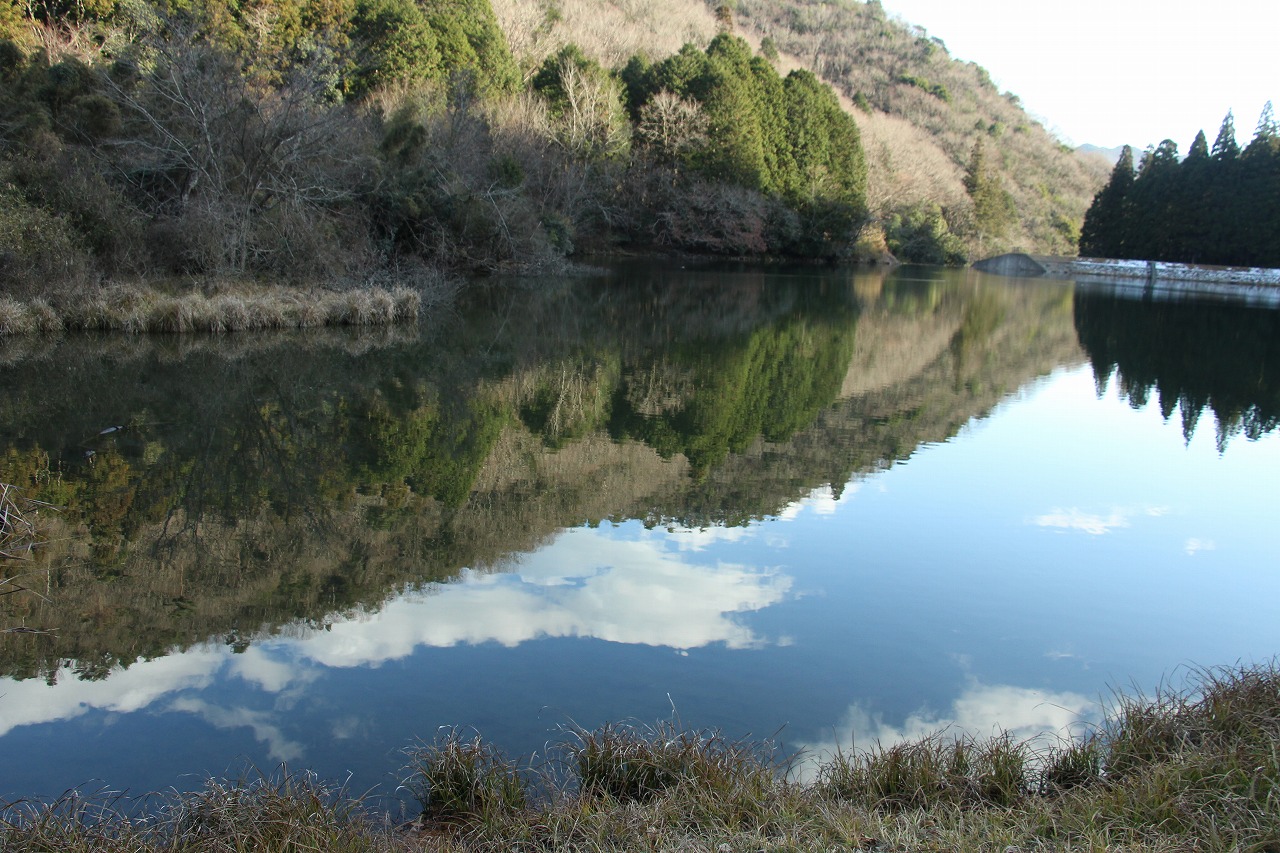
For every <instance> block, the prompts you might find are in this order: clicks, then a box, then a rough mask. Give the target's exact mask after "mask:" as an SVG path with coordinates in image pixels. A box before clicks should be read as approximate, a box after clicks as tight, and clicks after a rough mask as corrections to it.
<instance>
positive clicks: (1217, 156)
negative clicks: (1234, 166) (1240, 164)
mask: <svg viewBox="0 0 1280 853" xmlns="http://www.w3.org/2000/svg"><path fill="white" fill-rule="evenodd" d="M1212 155H1213V159H1214V160H1217V161H1219V162H1221V161H1223V160H1234V159H1235V158H1236V157H1238V156H1240V146H1239V144H1237V143H1236V120H1235V116H1233V115H1232V114H1231V111H1230V110H1228V111H1227V117H1226V118H1224V119H1223V120H1222V128H1221V129H1220V130H1219V131H1218V138H1217V139H1215V140H1214V142H1213V152H1212Z"/></svg>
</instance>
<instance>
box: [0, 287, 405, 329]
mask: <svg viewBox="0 0 1280 853" xmlns="http://www.w3.org/2000/svg"><path fill="white" fill-rule="evenodd" d="M421 305H422V295H421V293H420V292H419V291H417V290H412V289H409V288H405V287H396V288H391V289H386V288H381V287H370V288H358V289H352V290H307V289H301V288H292V287H284V286H280V285H264V286H260V287H254V286H247V285H238V286H236V287H234V288H218V287H213V288H210V289H208V290H203V289H202V290H189V291H186V292H182V293H168V292H165V291H163V290H161V289H158V288H155V287H150V286H144V285H131V284H117V285H112V286H109V287H103V288H95V289H92V290H89V291H87V292H85V293H82V294H79V295H76V296H70V297H62V298H54V299H46V298H39V297H37V298H33V299H29V300H20V299H13V298H11V297H8V296H0V337H3V336H6V335H21V334H53V333H57V332H61V331H64V330H72V331H119V332H128V333H134V334H137V333H145V332H166V333H175V334H176V333H186V332H240V331H249V330H253V329H303V328H311V327H317V326H370V325H385V324H390V323H396V322H400V321H402V320H415V319H417V317H418V312H419V310H420V308H421Z"/></svg>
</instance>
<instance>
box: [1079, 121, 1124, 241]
mask: <svg viewBox="0 0 1280 853" xmlns="http://www.w3.org/2000/svg"><path fill="white" fill-rule="evenodd" d="M1135 177H1136V173H1135V172H1134V167H1133V149H1132V148H1130V147H1129V146H1128V145H1126V146H1125V147H1124V149H1123V150H1122V151H1121V152H1120V159H1119V160H1117V161H1116V165H1115V168H1114V169H1113V170H1112V172H1111V179H1110V180H1109V181H1107V185H1106V186H1105V187H1103V188H1102V190H1101V191H1099V193H1098V194H1097V195H1096V196H1095V197H1094V199H1093V204H1092V205H1090V207H1089V210H1088V212H1087V213H1085V216H1084V225H1083V226H1082V227H1081V229H1080V254H1081V255H1085V256H1090V257H1100V258H1124V257H1129V256H1128V255H1127V254H1126V252H1127V246H1126V244H1125V243H1126V241H1125V236H1126V233H1127V232H1126V225H1125V222H1126V220H1127V217H1128V212H1129V205H1130V201H1129V193H1130V191H1131V190H1132V189H1133V181H1134V178H1135Z"/></svg>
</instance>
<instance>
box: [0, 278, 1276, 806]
mask: <svg viewBox="0 0 1280 853" xmlns="http://www.w3.org/2000/svg"><path fill="white" fill-rule="evenodd" d="M484 301H485V304H483V305H478V306H475V307H474V309H470V310H468V311H466V312H463V316H459V317H454V318H450V319H447V320H441V321H439V322H437V323H434V324H432V325H430V326H429V327H424V328H422V329H417V328H414V329H396V330H391V331H386V330H381V331H377V332H350V333H335V332H327V333H324V334H312V335H294V336H259V337H247V336H246V337H240V338H234V339H232V338H225V339H217V338H202V339H172V340H170V339H163V338H161V339H151V340H142V341H137V340H130V339H126V338H120V337H113V338H99V339H93V340H84V339H72V338H68V339H66V340H63V341H6V342H4V343H0V359H2V360H3V361H4V364H5V367H4V370H3V373H2V374H0V387H2V388H3V397H2V398H0V480H3V481H5V482H16V483H18V484H20V485H22V486H24V487H25V488H26V489H27V490H28V493H29V494H32V495H33V496H35V497H38V498H40V499H42V500H47V501H49V502H50V503H53V504H56V505H57V506H59V507H62V508H63V510H62V511H61V512H60V513H58V514H51V513H46V515H49V516H50V518H49V522H48V524H49V527H48V529H49V536H50V539H51V541H50V542H49V544H48V545H47V546H46V547H45V548H44V549H42V550H41V551H39V552H38V553H37V554H36V556H35V557H34V558H33V559H32V560H30V561H28V562H25V563H22V564H16V565H6V566H5V571H6V572H7V573H8V574H10V575H13V574H17V575H20V578H19V582H20V583H21V585H22V586H24V587H25V588H27V589H29V590H31V592H28V593H23V594H18V595H11V596H7V597H5V598H3V599H0V608H3V609H0V620H3V621H0V627H18V626H22V627H27V628H34V629H38V630H40V631H43V632H44V633H18V634H7V635H2V636H0V674H2V675H3V676H4V677H3V678H2V679H0V754H3V755H4V756H5V758H4V763H3V765H2V766H3V772H2V773H0V800H3V799H8V798H15V797H39V798H51V797H55V796H57V795H58V794H60V793H62V792H63V791H64V790H66V789H67V788H69V787H80V788H81V789H82V790H94V789H97V788H107V789H111V790H128V791H131V792H134V793H142V792H146V791H151V790H162V789H168V788H171V787H178V788H193V787H198V786H199V785H200V784H201V782H202V780H203V779H204V778H205V777H207V776H208V775H226V774H236V773H238V772H240V771H241V770H242V769H243V768H244V767H245V766H246V764H251V765H253V766H255V767H257V768H259V769H263V770H270V769H271V768H274V767H277V766H278V765H279V764H280V763H281V762H287V763H288V764H289V765H290V766H291V767H303V766H305V767H311V768H314V769H315V770H317V771H319V772H320V773H321V774H322V775H324V776H326V777H329V778H333V779H338V780H342V779H349V781H350V786H351V788H352V789H353V790H356V791H363V790H366V789H369V788H373V787H378V788H379V790H382V791H384V792H391V791H392V790H394V787H395V783H396V781H397V779H398V778H399V771H400V768H401V766H402V765H403V763H404V756H403V754H402V752H401V750H402V749H403V748H404V747H405V746H407V745H409V744H411V743H413V742H414V741H415V740H430V739H431V738H433V737H434V736H435V734H436V732H437V730H438V729H439V727H441V726H449V725H465V726H470V727H474V728H475V729H476V730H478V731H479V732H481V733H482V734H483V735H484V736H485V737H486V738H488V739H490V740H492V741H495V742H497V743H499V744H501V745H502V746H504V747H505V748H506V749H507V750H508V751H509V752H511V753H513V754H527V753H531V752H534V751H537V750H541V749H543V748H544V747H545V746H546V745H547V744H548V743H552V742H555V741H557V740H560V739H562V738H563V733H564V731H565V729H566V728H567V727H570V726H573V725H581V726H585V727H593V726H595V725H598V724H600V723H602V722H604V721H609V720H622V719H630V720H637V721H640V722H654V721H657V720H664V719H670V718H671V717H672V715H673V713H675V714H677V715H678V716H679V718H680V719H681V720H682V721H683V722H684V723H685V724H687V725H691V726H697V727H717V728H720V729H722V730H724V731H725V732H726V733H728V734H731V735H733V736H744V735H752V736H756V737H771V736H772V737H774V738H776V739H777V740H778V741H780V742H781V743H782V744H783V745H784V746H785V747H786V748H788V749H799V748H807V749H809V750H811V751H813V752H814V753H821V751H823V750H830V749H833V748H835V747H836V746H837V745H838V746H841V747H844V748H848V747H849V746H850V744H869V743H871V742H872V741H874V740H876V739H880V740H889V739H894V738H899V737H906V736H911V735H916V734H922V733H926V732H930V731H934V730H936V729H938V728H941V727H944V726H960V727H964V728H966V729H970V730H972V731H974V732H977V733H986V732H991V731H993V730H995V728H996V727H997V726H1000V727H1003V728H1005V729H1009V730H1012V731H1015V732H1016V733H1018V734H1020V735H1031V734H1034V733H1037V732H1040V731H1045V730H1050V731H1058V730H1061V729H1063V728H1066V727H1070V726H1072V725H1073V724H1074V725H1078V724H1079V723H1080V721H1082V720H1084V721H1087V720H1090V719H1096V717H1097V714H1098V703H1099V701H1100V700H1105V699H1106V698H1107V697H1108V696H1109V695H1110V694H1111V691H1113V690H1116V689H1135V688H1136V689H1143V690H1150V689H1152V688H1154V687H1155V686H1156V685H1157V684H1159V683H1160V682H1161V681H1162V680H1164V681H1172V682H1174V683H1176V682H1177V681H1178V679H1180V678H1181V677H1183V676H1184V675H1185V673H1186V669H1185V668H1186V667H1187V666H1188V665H1215V664H1232V663H1235V662H1238V661H1240V662H1249V661H1266V660H1270V659H1271V658H1272V656H1274V655H1275V654H1276V653H1277V652H1280V619H1277V618H1276V617H1277V602H1278V601H1280V570H1278V567H1277V563H1276V554H1277V553H1280V526H1278V525H1277V523H1276V519H1277V518H1280V513H1278V512H1277V510H1280V499H1277V497H1276V493H1275V488H1274V486H1275V482H1276V478H1277V475H1280V436H1277V434H1276V427H1277V425H1278V418H1280V312H1277V311H1276V310H1274V309H1267V308H1256V307H1248V306H1245V305H1238V304H1232V303H1230V302H1225V301H1221V300H1219V301H1197V300H1193V299H1183V300H1180V301H1150V300H1149V301H1146V302H1144V301H1142V300H1141V299H1136V298H1132V297H1123V296H1120V295H1117V294H1115V293H1113V292H1112V291H1111V290H1110V289H1109V288H1108V287H1107V286H1106V285H1090V286H1084V285H1075V284H1072V283H1062V282H1053V283H1037V282H1031V281H1011V280H1004V279H995V278H987V277H982V276H978V275H976V274H973V273H964V272H956V271H948V272H943V271H938V270H928V269H905V270H900V271H897V272H894V273H893V274H890V275H888V276H887V277H885V276H883V275H881V274H868V273H857V274H853V273H847V272H846V273H830V272H828V273H823V274H803V273H798V272H772V273H768V274H763V273H759V272H750V271H724V270H719V271H702V272H687V271H673V270H662V269H655V268H640V269H630V270H620V271H615V272H613V273H611V274H609V275H602V276H600V277H597V278H592V279H587V280H582V281H575V282H567V283H566V282H547V283H546V286H545V288H543V289H542V290H540V291H538V292H537V293H534V292H528V291H521V292H517V293H514V294H511V293H501V294H497V293H495V294H491V295H489V296H488V297H485V299H484ZM113 427H119V429H112V428H113ZM35 593H39V595H36V594H35Z"/></svg>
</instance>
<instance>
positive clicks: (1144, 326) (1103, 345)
mask: <svg viewBox="0 0 1280 853" xmlns="http://www.w3.org/2000/svg"><path fill="white" fill-rule="evenodd" d="M1075 322H1076V328H1077V329H1078V330H1079V334H1080V344H1081V346H1083V347H1084V349H1085V351H1086V352H1087V353H1088V354H1089V360H1090V361H1091V362H1092V364H1093V369H1094V374H1095V376H1096V377H1097V382H1098V387H1099V389H1100V391H1101V389H1103V388H1105V387H1106V385H1107V383H1108V382H1109V381H1111V380H1112V379H1113V378H1114V380H1115V382H1116V383H1117V385H1118V386H1119V389H1120V392H1121V393H1122V394H1123V395H1124V396H1125V397H1126V398H1127V399H1128V400H1129V402H1130V403H1131V404H1132V405H1133V406H1134V408H1140V407H1142V406H1145V405H1146V404H1147V402H1148V400H1150V399H1152V398H1153V397H1154V399H1155V400H1156V401H1157V402H1158V404H1159V407H1160V412H1161V414H1162V415H1163V416H1164V417H1165V419H1166V420H1167V419H1169V418H1171V417H1172V416H1173V413H1174V411H1178V413H1179V417H1180V420H1181V424H1182V432H1183V436H1184V437H1185V438H1186V440H1187V441H1190V440H1191V437H1192V435H1193V434H1194V433H1195V430H1196V427H1197V425H1198V424H1199V423H1200V419H1201V416H1202V414H1203V413H1204V412H1205V411H1206V410H1207V411H1209V412H1211V413H1212V414H1213V417H1214V420H1215V422H1216V423H1215V428H1216V437H1217V444H1218V449H1219V451H1220V452H1221V451H1225V449H1226V447H1227V444H1228V443H1229V442H1230V441H1231V439H1232V438H1234V437H1236V436H1244V437H1245V438H1248V439H1250V440H1256V439H1258V438H1259V437H1260V436H1261V435H1263V434H1264V433H1268V432H1272V431H1273V430H1275V429H1276V428H1277V426H1280V311H1278V310H1274V309H1273V310H1264V309H1258V308H1251V307H1250V306H1248V305H1246V304H1241V303H1239V302H1229V301H1211V300H1150V299H1148V300H1143V299H1139V298H1135V297H1134V295H1133V294H1132V293H1129V292H1127V291H1115V290H1110V289H1107V288H1104V287H1098V286H1094V287H1085V288H1081V289H1080V290H1079V292H1078V293H1077V296H1076V300H1075Z"/></svg>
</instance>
